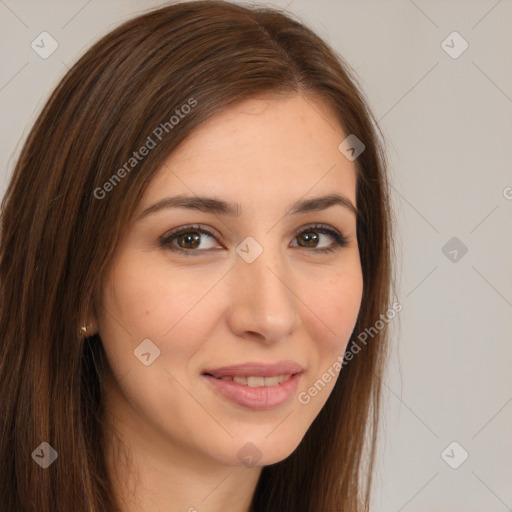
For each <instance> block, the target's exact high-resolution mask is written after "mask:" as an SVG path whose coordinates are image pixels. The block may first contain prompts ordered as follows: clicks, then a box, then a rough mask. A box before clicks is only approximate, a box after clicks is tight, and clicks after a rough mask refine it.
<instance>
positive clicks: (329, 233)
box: [294, 226, 348, 253]
mask: <svg viewBox="0 0 512 512" xmlns="http://www.w3.org/2000/svg"><path fill="white" fill-rule="evenodd" d="M324 237H327V238H330V239H331V240H332V241H333V242H332V243H331V244H330V245H325V244H322V245H320V244H321V243H322V241H323V238H324ZM295 239H296V240H302V242H299V243H298V245H297V246H294V247H300V248H303V249H314V250H313V251H311V252H321V253H323V252H329V251H334V250H336V249H339V248H341V247H345V246H346V245H347V244H348V240H347V239H346V238H345V237H344V236H343V235H342V234H341V233H339V232H338V231H336V230H334V229H331V228H328V227H326V226H309V227H308V228H306V229H303V230H302V231H300V232H299V233H298V234H297V235H296V236H295Z"/></svg>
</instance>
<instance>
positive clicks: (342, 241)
mask: <svg viewBox="0 0 512 512" xmlns="http://www.w3.org/2000/svg"><path fill="white" fill-rule="evenodd" d="M311 231H314V232H317V233H321V234H323V235H329V236H330V237H331V238H332V239H333V240H334V243H333V244H332V245H330V246H328V247H325V248H322V249H315V248H312V249H311V250H312V251H313V252H318V253H330V252H333V251H336V250H338V249H340V248H342V247H346V246H347V244H348V242H349V240H348V239H347V238H346V237H345V236H344V235H342V234H341V233H339V232H338V231H336V230H334V229H331V228H328V227H326V226H324V225H322V224H313V225H311V226H307V227H306V228H304V229H301V230H300V231H298V232H296V233H295V234H294V238H297V237H298V236H300V235H302V234H303V233H308V232H311ZM189 232H197V233H201V234H203V235H208V236H210V237H212V238H214V239H215V235H214V234H213V233H211V232H209V231H207V230H205V229H203V228H201V227H200V226H199V225H198V224H194V225H192V224H191V225H188V226H183V227H181V228H178V229H177V230H175V231H171V232H170V233H168V234H166V235H164V236H162V237H161V238H160V240H159V245H160V246H161V247H163V248H164V249H166V250H169V251H173V252H179V253H182V254H183V255H184V256H198V255H199V254H200V253H201V252H204V251H208V250H209V249H201V250H197V249H182V248H180V247H173V246H172V245H171V242H172V241H173V240H175V239H176V238H177V237H178V236H179V235H183V234H186V233H189ZM297 247H299V248H300V249H308V248H307V247H300V246H297Z"/></svg>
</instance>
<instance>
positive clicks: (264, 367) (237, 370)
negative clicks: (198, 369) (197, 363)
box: [203, 361, 304, 379]
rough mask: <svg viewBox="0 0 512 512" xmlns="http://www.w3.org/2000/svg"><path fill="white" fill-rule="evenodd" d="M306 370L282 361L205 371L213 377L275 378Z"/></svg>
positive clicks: (298, 365)
mask: <svg viewBox="0 0 512 512" xmlns="http://www.w3.org/2000/svg"><path fill="white" fill-rule="evenodd" d="M303 371H304V368H302V366H301V365H300V364H297V363H294V362H291V361H282V362H278V363H246V364H241V365H235V366H223V367H222V368H215V369H211V370H205V371H204V372H203V374H204V375H211V376H212V377H216V378H218V379H219V378H221V377H250V376H253V377H275V376H278V375H294V374H296V373H301V372H303Z"/></svg>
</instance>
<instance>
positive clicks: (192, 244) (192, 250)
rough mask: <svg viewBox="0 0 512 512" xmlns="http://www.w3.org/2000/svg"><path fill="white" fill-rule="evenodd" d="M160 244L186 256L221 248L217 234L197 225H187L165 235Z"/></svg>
mask: <svg viewBox="0 0 512 512" xmlns="http://www.w3.org/2000/svg"><path fill="white" fill-rule="evenodd" d="M159 244H160V246H161V247H163V248H164V249H166V250H169V251H177V252H180V253H181V254H183V255H186V256H192V255H199V254H200V253H202V252H204V251H206V250H208V249H215V248H219V244H218V243H216V239H215V236H214V235H213V234H212V233H210V232H209V231H206V230H204V229H202V228H200V227H197V226H185V227H183V228H181V229H177V230H175V231H173V232H171V233H168V234H167V235H164V236H163V237H162V238H161V239H160V240H159Z"/></svg>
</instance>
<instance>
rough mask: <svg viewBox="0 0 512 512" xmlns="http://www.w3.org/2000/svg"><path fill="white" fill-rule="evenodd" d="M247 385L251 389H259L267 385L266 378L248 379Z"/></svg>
mask: <svg viewBox="0 0 512 512" xmlns="http://www.w3.org/2000/svg"><path fill="white" fill-rule="evenodd" d="M247 385H248V386H249V387H250V388H259V387H261V386H264V385H265V377H247Z"/></svg>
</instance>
